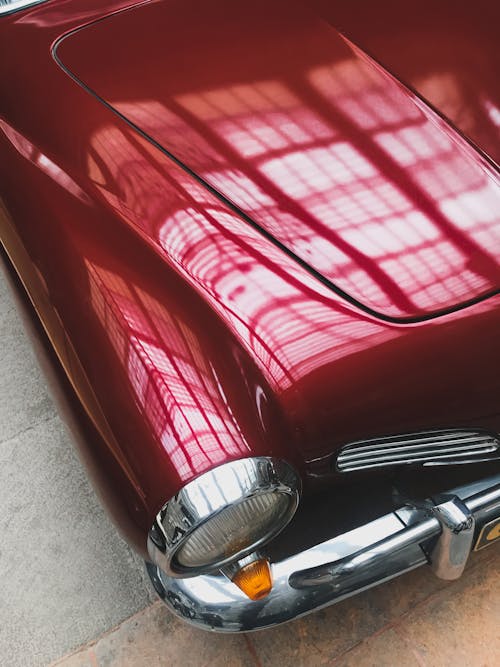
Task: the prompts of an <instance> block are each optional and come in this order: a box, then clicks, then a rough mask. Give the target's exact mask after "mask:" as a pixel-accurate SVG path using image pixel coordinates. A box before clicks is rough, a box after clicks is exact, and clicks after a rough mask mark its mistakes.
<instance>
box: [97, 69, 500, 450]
mask: <svg viewBox="0 0 500 667" xmlns="http://www.w3.org/2000/svg"><path fill="white" fill-rule="evenodd" d="M116 106H117V107H118V108H119V110H120V111H121V112H122V113H123V114H124V115H125V116H127V117H129V118H131V120H132V121H134V122H136V123H137V124H138V125H140V126H141V127H142V128H144V129H145V130H146V131H147V132H148V133H149V134H150V135H152V136H153V137H155V138H156V139H157V140H158V141H159V142H160V143H162V144H163V145H165V146H167V147H168V148H169V149H170V150H172V152H173V153H174V154H175V155H177V156H178V157H180V158H181V160H183V161H184V162H185V163H187V164H188V165H189V166H191V167H192V168H193V169H194V170H195V171H196V172H197V173H198V174H199V175H200V176H201V177H202V178H203V179H205V180H206V181H207V182H208V183H210V184H211V185H212V186H213V187H214V188H215V189H217V190H218V191H220V192H222V193H224V194H225V195H226V196H227V198H228V199H229V200H231V201H232V202H233V203H235V204H236V205H237V206H238V207H240V209H241V210H243V211H244V212H246V213H247V214H248V215H249V216H250V217H251V218H252V219H253V220H254V221H257V222H258V223H259V224H260V225H261V226H262V227H264V228H265V229H266V230H267V231H268V232H269V233H270V234H272V235H273V236H274V237H275V238H277V239H279V240H280V241H281V242H282V243H284V244H285V245H286V246H287V247H288V248H290V249H291V251H292V252H293V253H295V255H296V256H298V257H300V258H302V259H303V260H304V261H306V262H308V263H309V264H310V265H312V266H313V267H315V268H316V269H317V270H318V271H320V272H321V273H322V274H323V275H325V276H327V277H328V278H329V279H330V280H331V281H332V282H333V283H334V284H335V285H337V286H338V287H340V288H341V289H343V290H344V291H345V292H347V293H349V294H351V295H353V296H354V297H356V298H357V299H358V300H359V301H360V302H362V303H364V304H366V305H368V306H369V307H371V308H373V309H375V310H379V311H382V312H384V313H386V314H388V315H392V316H399V317H404V316H408V315H415V314H419V313H420V314H421V313H426V312H427V313H428V312H432V311H435V310H437V309H440V308H445V307H447V306H449V305H454V304H456V303H460V302H462V301H467V300H468V299H469V298H470V297H471V296H474V295H478V294H481V293H484V292H486V291H488V290H490V289H493V288H495V287H496V285H497V283H496V282H495V280H496V281H498V276H499V267H498V264H497V263H496V261H495V257H496V256H498V254H499V253H498V251H495V249H496V248H499V247H500V236H499V235H500V223H499V220H498V211H499V207H498V194H497V191H496V190H495V187H496V186H495V183H493V181H491V180H490V178H489V177H488V175H487V173H486V172H483V171H482V170H481V169H480V168H478V167H477V165H473V164H472V163H471V162H469V160H468V158H467V154H466V152H464V151H463V150H462V149H461V148H460V147H459V146H458V144H457V143H456V142H455V139H453V138H451V137H450V136H449V135H448V134H447V132H446V130H444V131H443V127H438V126H437V125H436V124H435V122H434V121H431V120H429V118H428V117H427V116H426V115H424V114H423V113H422V112H421V111H420V110H419V109H418V108H417V107H416V106H415V105H414V104H413V102H410V101H409V100H408V98H407V97H406V93H404V92H402V91H401V89H400V88H398V87H397V86H395V85H394V83H393V82H392V81H391V80H390V79H388V78H386V77H385V76H384V75H379V73H378V72H376V71H374V70H373V71H372V70H371V69H370V68H367V67H366V65H365V63H364V62H363V61H362V60H360V59H358V60H354V59H352V58H350V59H346V60H342V61H340V62H337V63H335V64H334V65H331V66H324V67H315V68H314V69H313V70H312V71H309V72H297V73H296V76H295V77H294V79H293V80H286V81H285V80H283V81H261V82H256V83H254V84H252V85H250V84H241V85H229V86H226V87H224V88H220V89H213V90H209V91H194V92H192V93H189V94H182V95H179V96H177V97H172V98H167V97H166V98H165V99H164V100H162V101H161V102H160V101H151V102H149V101H142V102H140V103H137V104H135V103H134V104H131V103H124V104H119V103H118V104H116ZM358 130H362V132H358ZM102 133H105V139H106V143H104V142H101V139H102V138H103V137H104V134H103V135H102V136H100V135H97V136H95V137H94V142H93V153H92V156H91V158H90V165H91V169H90V172H91V176H93V178H94V181H95V183H96V185H97V186H98V187H99V188H100V189H101V191H102V193H103V194H104V196H106V198H107V199H108V201H109V202H110V203H111V204H113V205H114V206H115V208H116V209H117V210H118V211H119V212H120V214H121V215H124V216H125V217H126V218H127V219H128V220H129V221H131V222H132V223H133V224H134V225H136V226H138V227H139V228H141V230H142V232H143V233H145V234H147V235H148V236H149V237H151V238H152V239H153V240H154V241H155V242H156V243H157V244H158V246H160V247H161V248H162V249H163V250H164V251H165V253H166V254H167V256H168V257H169V258H170V259H171V261H173V262H175V264H176V265H177V266H178V267H180V268H181V270H182V271H183V272H184V274H185V275H186V276H188V277H189V279H190V281H191V282H192V284H193V285H195V286H196V288H197V289H202V290H203V291H204V293H205V295H207V298H209V299H210V301H211V303H212V304H213V306H214V308H216V309H218V310H219V312H220V313H221V314H222V315H223V317H224V318H225V319H226V321H228V322H229V323H230V325H231V327H232V328H233V330H234V331H236V332H237V334H238V336H239V338H240V340H241V341H242V342H243V343H244V345H245V346H247V347H250V348H251V349H252V353H253V355H254V356H255V357H256V358H257V359H258V360H259V362H260V364H261V367H262V368H264V369H266V375H267V376H268V377H269V378H270V380H271V381H272V382H273V383H274V384H275V385H278V386H280V387H281V388H284V387H286V386H288V385H289V384H290V382H292V381H293V380H294V379H297V378H298V377H301V376H303V375H304V374H307V373H309V372H310V371H312V370H314V368H317V367H318V366H319V365H321V364H324V363H326V362H328V361H332V360H334V359H336V358H339V357H341V356H344V355H346V354H350V353H352V352H354V351H355V350H357V349H362V348H363V347H365V346H366V341H367V340H368V339H369V340H370V343H371V344H373V343H374V342H375V341H378V342H380V341H382V340H386V339H387V338H390V337H392V336H396V335H397V331H396V330H391V329H390V328H387V327H385V326H383V325H381V324H378V323H377V322H375V321H373V322H371V323H368V322H365V323H363V325H362V326H359V324H358V323H357V322H356V321H355V320H354V319H352V318H349V317H347V316H344V315H343V314H342V310H341V309H338V308H336V309H333V308H331V307H329V299H330V298H333V297H330V296H329V294H330V293H329V291H328V290H327V289H326V288H323V287H322V286H321V285H320V284H319V283H317V282H316V281H315V280H313V279H311V280H310V282H309V283H308V284H307V286H306V287H307V289H306V288H305V287H304V285H305V283H304V274H303V272H302V273H301V274H300V278H299V280H296V279H295V272H296V269H295V268H294V264H293V261H291V260H290V259H289V258H288V257H287V256H286V255H284V254H283V252H282V251H281V250H280V249H278V248H276V247H274V246H271V245H270V244H269V242H268V241H267V240H266V239H264V238H263V237H261V236H260V235H259V234H258V233H256V232H255V231H254V230H253V229H252V228H251V226H250V225H247V224H245V223H243V222H242V221H241V218H239V217H238V216H237V215H236V214H235V213H233V212H231V210H230V209H228V208H227V207H226V206H224V205H223V204H222V203H221V202H220V201H219V200H218V199H217V198H216V197H214V196H213V195H212V194H210V193H209V192H208V191H207V190H206V189H205V188H204V187H203V186H202V185H200V184H198V183H197V182H196V181H195V180H194V179H193V178H192V177H191V176H189V175H188V174H187V173H185V172H184V171H183V170H182V169H181V168H179V167H178V166H176V165H175V164H174V163H173V162H172V161H171V160H170V159H169V158H168V157H166V156H165V155H164V154H162V153H161V152H160V151H158V150H157V149H156V148H154V147H153V146H152V145H150V144H149V143H148V142H147V141H145V140H143V139H142V138H140V137H138V136H136V135H135V133H134V132H133V131H132V130H128V129H127V130H125V131H124V132H119V131H118V130H116V129H112V130H107V129H104V130H102ZM110 142H111V144H110ZM110 145H113V151H112V152H110V150H109V146H110ZM101 146H105V147H106V148H105V151H106V152H102V151H101V150H100V148H101ZM152 163H154V165H155V166H152ZM297 275H298V274H297ZM172 331H173V330H172ZM169 335H170V334H169ZM172 335H173V334H172ZM158 363H159V362H158ZM228 438H229V440H230V439H231V437H230V436H229V435H228Z"/></svg>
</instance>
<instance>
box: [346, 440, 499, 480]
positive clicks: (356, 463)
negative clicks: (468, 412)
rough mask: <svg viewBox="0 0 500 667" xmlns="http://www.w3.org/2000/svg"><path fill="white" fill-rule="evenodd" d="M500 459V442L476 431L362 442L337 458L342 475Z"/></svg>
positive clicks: (348, 447)
mask: <svg viewBox="0 0 500 667" xmlns="http://www.w3.org/2000/svg"><path fill="white" fill-rule="evenodd" d="M498 457H500V440H499V439H498V438H496V437H495V436H494V435H492V434H489V433H483V432H474V431H460V430H456V431H453V430H448V431H434V432H433V431H425V432H422V433H408V434H402V435H397V436H389V437H384V438H377V439H376V440H372V441H369V440H360V441H358V442H351V443H349V444H348V445H345V446H344V447H342V449H341V450H340V452H339V454H338V455H337V461H336V467H337V470H339V471H340V472H343V473H346V472H353V471H355V470H364V469H368V468H380V467H384V466H392V465H401V464H409V463H423V464H424V465H443V464H445V463H447V464H451V463H465V462H472V461H474V460H477V461H482V460H485V459H486V460H488V459H489V458H498Z"/></svg>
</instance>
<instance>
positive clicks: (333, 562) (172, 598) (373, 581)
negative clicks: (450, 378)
mask: <svg viewBox="0 0 500 667" xmlns="http://www.w3.org/2000/svg"><path fill="white" fill-rule="evenodd" d="M496 518H500V475H495V476H494V477H490V478H488V479H485V480H481V481H480V482H477V483H474V484H470V485H467V486H463V487H460V488H458V489H454V490H452V491H450V492H447V493H446V494H443V495H441V496H439V497H435V498H434V499H433V500H432V501H431V500H425V501H420V502H415V503H409V504H407V505H405V506H404V507H401V508H400V509H398V510H396V511H394V512H391V513H390V514H386V515H384V516H382V517H380V518H378V519H375V520H374V521H370V522H369V523H367V524H365V525H363V526H360V527H359V528H356V529H354V530H351V531H349V532H347V533H344V534H343V535H338V536H337V537H334V538H333V539H331V540H328V541H326V542H323V543H322V544H318V545H316V546H314V547H312V548H310V549H307V550H306V551H303V552H301V553H299V554H297V555H295V556H291V557H290V558H287V559H285V560H282V561H280V562H275V563H273V576H274V586H273V590H272V591H271V593H270V594H269V595H268V597H266V598H264V599H263V600H260V601H257V602H253V601H251V600H249V599H248V598H247V597H246V596H245V595H244V594H243V593H242V592H241V591H240V590H239V589H238V588H237V587H236V586H235V585H234V584H232V583H231V582H230V581H229V580H228V579H226V578H225V577H224V576H222V575H217V576H215V575H204V576H199V577H194V578H190V579H178V578H173V577H169V576H167V575H166V574H165V573H164V572H162V571H161V570H160V569H159V568H158V567H157V566H155V565H151V564H148V573H149V575H150V577H151V580H152V582H153V585H154V587H155V589H156V591H157V592H158V594H159V595H160V597H161V598H162V599H163V600H164V601H165V603H166V604H167V605H168V606H169V607H170V608H171V609H172V611H174V612H175V613H176V614H177V615H179V616H181V617H182V618H183V619H185V620H186V621H189V622H190V623H193V624H194V625H197V626H198V627H201V628H204V629H206V630H216V631H219V632H243V631H249V630H258V629H260V628H266V627H270V626H272V625H277V624H278V623H283V622H285V621H289V620H292V619H294V618H297V617H298V616H302V615H304V614H307V613H309V612H311V611H314V610H316V609H320V608H321V607H325V606H327V605H330V604H333V603H334V602H338V601H340V600H342V599H344V598H346V597H349V596H350V595H354V594H356V593H359V592H360V591H363V590H365V589H367V588H370V587H371V586H375V585H377V584H380V583H382V582H384V581H388V580H389V579H392V578H394V577H396V576H398V575H400V574H403V573H404V572H408V571H410V570H413V569H414V568H416V567H419V566H420V565H424V564H430V566H431V567H432V569H433V570H434V573H435V574H436V575H437V576H439V577H441V578H444V579H455V578H457V577H459V576H460V575H461V573H462V571H463V569H464V567H465V564H466V562H467V558H468V556H469V553H470V551H471V549H472V548H473V541H474V538H475V536H476V535H477V534H478V532H479V530H480V528H481V527H482V526H483V525H485V524H486V523H488V522H489V521H491V520H492V519H496Z"/></svg>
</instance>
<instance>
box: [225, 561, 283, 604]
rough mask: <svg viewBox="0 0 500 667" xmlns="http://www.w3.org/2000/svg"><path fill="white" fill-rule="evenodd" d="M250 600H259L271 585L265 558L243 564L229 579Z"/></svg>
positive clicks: (266, 593) (269, 568) (269, 590)
mask: <svg viewBox="0 0 500 667" xmlns="http://www.w3.org/2000/svg"><path fill="white" fill-rule="evenodd" d="M231 581H232V582H233V584H236V586H238V588H240V589H241V590H242V591H243V593H245V595H248V597H249V598H250V599H251V600H261V599H262V598H265V597H266V595H269V593H270V592H271V589H272V587H273V577H272V574H271V567H270V565H269V563H268V561H267V560H266V559H265V558H259V560H254V561H253V562H251V563H249V564H248V565H244V566H243V567H242V568H241V570H238V572H236V574H235V575H234V576H233V578H232V579H231Z"/></svg>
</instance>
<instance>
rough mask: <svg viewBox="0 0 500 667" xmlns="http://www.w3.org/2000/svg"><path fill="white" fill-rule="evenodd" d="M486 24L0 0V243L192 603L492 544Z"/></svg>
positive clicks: (353, 582)
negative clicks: (0, 0)
mask: <svg viewBox="0 0 500 667" xmlns="http://www.w3.org/2000/svg"><path fill="white" fill-rule="evenodd" d="M499 25H500V6H499V5H498V3H494V2H488V1H482V0H476V2H474V3H471V2H456V1H454V2H451V0H450V1H448V0H446V1H443V2H440V3H434V2H430V1H428V0H422V1H421V2H416V3H396V2H391V1H390V0H381V2H378V3H361V4H357V3H352V2H350V0H331V1H329V2H326V1H323V0H312V1H309V2H305V1H302V2H301V1H300V0H287V2H282V1H280V0H266V2H262V1H261V0H255V1H254V2H249V3H240V2H231V1H229V0H211V1H210V2H201V1H198V2H196V1H194V0H182V1H181V0H177V1H176V0H164V1H160V0H157V1H151V0H146V1H143V2H135V1H134V0H109V1H108V2H104V3H103V2H101V1H100V0H47V1H43V0H37V1H33V0H3V1H2V2H0V49H1V52H0V91H1V92H0V113H1V115H0V155H1V159H0V170H1V172H0V197H1V201H0V206H1V208H0V237H1V240H2V244H3V246H4V249H5V257H4V259H5V261H6V264H7V265H8V266H9V267H10V269H11V273H12V276H13V281H14V283H15V284H17V286H18V295H19V298H20V302H21V304H23V303H24V304H25V305H26V307H27V308H28V307H29V308H31V311H30V312H31V313H32V315H33V328H34V331H38V333H37V334H36V337H37V338H38V339H39V340H40V341H42V345H43V349H44V350H45V356H46V360H47V361H48V371H49V372H50V373H51V374H52V377H53V378H55V380H56V389H57V387H59V389H60V388H62V389H63V391H62V392H59V393H60V395H61V402H62V403H63V404H64V405H65V411H66V415H67V419H68V420H69V421H70V422H71V424H72V425H73V427H74V431H75V435H76V439H77V441H78V443H79V447H80V451H81V453H82V455H83V458H84V459H85V461H86V463H87V464H88V466H89V468H90V470H91V471H92V475H93V478H94V480H95V482H96V486H97V488H98V489H99V490H100V492H101V494H102V495H103V497H104V500H105V502H106V504H107V506H108V507H109V510H110V512H111V514H112V515H113V517H114V518H115V520H116V523H117V525H118V527H119V528H120V529H121V531H122V533H123V534H124V535H125V536H126V538H127V539H128V540H129V542H130V543H131V544H132V545H133V546H134V547H135V548H136V549H137V550H138V551H139V553H141V554H142V555H143V557H144V559H145V560H146V562H147V568H148V572H149V574H150V576H151V579H152V581H153V584H154V586H155V588H156V590H157V591H158V593H159V594H160V596H161V597H162V598H163V599H164V600H165V602H166V604H167V605H168V606H169V607H170V608H171V609H172V610H174V612H175V613H177V614H179V615H180V616H182V617H183V618H185V619H187V620H188V621H190V622H192V623H194V624H197V625H198V626H200V627H203V628H207V629H214V630H220V631H239V630H251V629H257V628H262V627H266V626H270V625H273V624H277V623H280V622H283V621H286V620H289V619H292V618H295V617H297V616H299V615H301V614H305V613H307V612H310V611H312V610H314V609H317V608H319V607H322V606H325V605H328V604H331V603H333V602H335V601H337V600H339V599H342V598H344V597H346V596H348V595H352V594H354V593H356V592H357V591H360V590H362V589H365V588H367V587H369V586H373V585H375V584H377V583H381V582H383V581H385V580H388V579H390V578H391V577H395V576H396V575H399V574H402V573H404V572H407V571H408V570H410V569H412V568H415V567H418V566H420V565H423V564H430V566H431V568H432V570H434V572H435V573H436V574H437V575H438V576H440V577H443V578H445V579H452V578H455V577H458V576H460V574H461V572H462V570H463V568H464V565H465V563H466V561H467V559H468V557H469V554H470V552H471V551H472V550H473V549H479V548H482V547H483V546H486V545H487V544H489V543H491V542H493V541H494V540H495V539H496V538H498V537H499V536H500V436H499V433H500V344H499V341H500V292H499V287H500V262H499V259H500V184H499V172H498V164H497V161H498V159H499V156H500V139H499V134H500V86H499V83H498V82H499V80H500V78H499V75H500V72H499V67H498V64H499V62H498V26H499ZM16 276H17V277H16ZM28 298H29V301H30V302H31V305H32V307H31V305H29V302H28V301H27V299H28ZM37 318H38V319H39V322H40V323H41V325H42V326H43V330H42V329H41V327H39V326H38V325H37ZM37 327H38V328H37ZM75 528H76V529H77V527H75ZM278 533H279V537H278V538H277V537H276V536H277V535H278ZM89 548H92V546H91V545H89ZM431 568H429V571H430V570H431Z"/></svg>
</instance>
